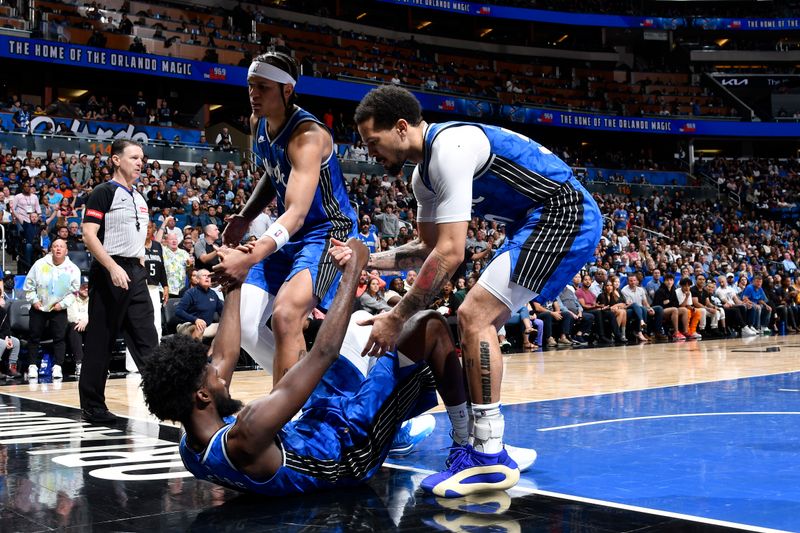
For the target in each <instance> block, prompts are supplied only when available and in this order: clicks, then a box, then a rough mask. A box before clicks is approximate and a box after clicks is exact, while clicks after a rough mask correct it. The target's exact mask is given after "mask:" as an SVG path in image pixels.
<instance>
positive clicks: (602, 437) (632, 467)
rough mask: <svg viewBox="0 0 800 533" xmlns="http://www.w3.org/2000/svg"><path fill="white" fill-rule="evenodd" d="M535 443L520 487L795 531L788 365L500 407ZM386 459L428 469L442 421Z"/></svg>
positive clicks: (799, 394) (794, 437)
mask: <svg viewBox="0 0 800 533" xmlns="http://www.w3.org/2000/svg"><path fill="white" fill-rule="evenodd" d="M503 412H504V414H505V417H506V440H507V442H509V443H510V444H514V445H517V446H531V447H534V448H536V450H537V451H538V453H539V458H538V460H537V462H536V464H535V465H534V467H533V469H532V470H531V471H529V472H527V473H524V474H523V476H522V482H521V484H520V486H521V487H522V488H523V490H527V491H528V492H531V491H533V490H536V491H541V492H543V493H549V494H553V493H554V494H558V495H564V497H567V498H569V497H575V498H576V499H578V498H584V499H590V500H600V501H603V502H608V503H609V504H610V505H617V506H630V507H633V508H634V509H638V510H640V511H642V512H650V513H655V514H667V515H672V514H674V515H677V516H683V517H685V518H689V519H693V520H697V521H701V522H709V523H728V524H730V525H733V524H738V525H742V526H747V527H749V528H765V529H763V530H768V529H775V530H785V531H800V460H799V459H800V424H799V422H800V373H789V374H779V375H772V376H764V377H755V378H745V379H737V380H729V381H717V382H711V383H702V384H697V385H683V386H676V387H665V388H657V389H646V390H639V391H632V392H623V393H615V394H604V395H599V396H585V397H579V398H570V399H564V400H553V401H545V402H536V403H527V404H518V405H509V406H505V407H504V411H503ZM436 416H437V418H438V421H437V422H438V423H437V429H436V432H434V434H433V435H432V436H431V437H430V438H429V439H428V440H427V441H426V442H425V443H424V444H423V446H422V449H421V450H420V451H419V452H416V453H414V454H412V455H411V456H409V458H408V459H406V460H404V461H393V463H396V464H397V465H400V466H403V467H407V468H412V469H421V470H439V469H441V468H442V462H443V460H444V457H445V455H446V451H445V448H446V447H447V446H448V444H449V441H448V439H449V437H448V431H449V423H448V422H447V420H446V417H445V415H443V414H437V415H436Z"/></svg>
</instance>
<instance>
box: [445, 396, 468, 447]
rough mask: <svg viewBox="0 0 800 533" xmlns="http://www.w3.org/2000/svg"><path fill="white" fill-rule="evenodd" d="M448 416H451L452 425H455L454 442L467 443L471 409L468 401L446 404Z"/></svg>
mask: <svg viewBox="0 0 800 533" xmlns="http://www.w3.org/2000/svg"><path fill="white" fill-rule="evenodd" d="M445 409H447V416H449V417H450V425H451V426H452V427H453V433H452V437H453V442H455V443H456V444H462V445H463V444H467V443H468V442H469V411H468V410H467V402H464V403H460V404H458V405H445Z"/></svg>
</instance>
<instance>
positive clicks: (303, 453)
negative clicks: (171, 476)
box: [178, 353, 437, 496]
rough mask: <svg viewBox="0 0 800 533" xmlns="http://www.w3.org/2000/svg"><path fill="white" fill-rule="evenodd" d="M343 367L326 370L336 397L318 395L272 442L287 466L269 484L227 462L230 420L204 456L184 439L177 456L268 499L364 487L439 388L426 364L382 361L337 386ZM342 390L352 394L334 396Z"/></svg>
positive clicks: (200, 472) (392, 358)
mask: <svg viewBox="0 0 800 533" xmlns="http://www.w3.org/2000/svg"><path fill="white" fill-rule="evenodd" d="M343 359H344V358H341V357H340V358H339V360H338V361H343ZM346 367H347V365H346V364H341V365H338V366H336V365H334V366H333V367H331V369H329V371H328V372H329V373H331V375H330V376H329V375H328V374H327V373H326V377H330V378H331V379H330V383H334V382H335V383H336V387H333V388H331V387H328V388H327V389H326V390H327V391H328V392H330V393H332V396H327V397H325V396H316V393H315V396H312V398H311V399H310V400H309V402H308V403H307V404H306V405H305V406H304V408H303V414H302V415H301V416H300V417H299V418H297V419H296V420H292V421H291V422H288V423H287V424H285V425H284V426H283V428H281V430H280V431H279V432H278V435H277V436H276V437H275V442H276V444H277V445H278V446H279V447H280V449H281V452H282V455H283V464H282V465H281V467H280V468H279V469H278V471H277V472H275V474H274V475H273V476H272V477H271V478H268V479H261V480H255V479H252V478H251V477H250V476H247V475H246V474H243V473H242V472H240V471H239V470H238V469H237V468H236V467H235V466H234V465H233V464H232V463H231V461H230V460H229V459H228V456H227V454H226V449H227V444H226V443H227V435H228V432H229V431H230V429H231V428H232V427H233V425H234V423H235V422H236V418H235V417H232V416H231V417H226V418H225V419H224V420H223V421H224V422H225V425H224V426H223V427H221V428H220V429H219V431H217V432H216V433H215V434H214V436H213V437H211V440H210V441H209V443H208V446H207V447H206V449H205V450H204V451H202V452H200V453H198V452H195V451H194V450H192V449H190V448H189V447H188V446H187V444H186V435H184V436H183V437H182V438H181V442H180V446H179V448H178V449H179V451H180V454H181V459H183V464H184V466H185V467H186V469H187V470H188V471H189V472H191V473H192V474H193V475H194V476H195V477H196V478H198V479H204V480H206V481H210V482H212V483H216V484H218V485H223V486H226V487H229V488H232V489H234V490H239V491H243V492H252V493H256V494H262V495H267V496H286V495H290V494H297V493H304V492H314V491H318V490H321V489H329V488H332V487H347V486H354V485H359V484H361V483H363V482H364V481H365V480H367V479H369V478H370V477H372V475H373V474H374V473H375V472H376V471H377V470H378V468H379V467H380V465H381V464H382V463H383V461H384V460H385V459H386V456H387V455H388V453H389V447H390V446H391V443H392V439H393V438H394V434H395V432H396V430H397V428H398V427H399V425H400V424H401V423H402V422H403V421H404V420H407V419H409V418H412V417H414V416H417V415H418V414H420V413H423V412H425V411H427V410H428V409H430V408H431V407H434V406H435V405H436V404H437V397H436V388H435V383H434V379H433V373H432V372H431V370H430V368H429V367H428V366H427V365H426V364H424V363H417V364H414V365H412V366H406V367H403V368H401V367H399V361H398V357H397V355H395V354H392V353H389V354H387V355H385V356H384V357H381V358H380V359H379V360H378V361H377V363H376V364H375V367H374V368H373V369H372V370H370V373H369V375H368V376H367V378H366V379H364V378H363V377H362V378H361V379H360V380H358V382H355V381H353V380H352V379H350V383H349V384H345V383H342V382H341V381H340V380H337V379H336V378H337V377H338V376H339V375H341V372H342V371H345V370H346V369H347V368H346ZM331 370H332V371H333V372H331ZM348 375H349V376H352V373H348ZM339 387H344V388H350V389H351V390H349V391H348V390H339V391H336V392H334V390H333V389H334V388H339Z"/></svg>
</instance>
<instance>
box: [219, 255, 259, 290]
mask: <svg viewBox="0 0 800 533" xmlns="http://www.w3.org/2000/svg"><path fill="white" fill-rule="evenodd" d="M217 255H218V256H219V261H220V262H219V264H217V265H214V274H215V276H214V278H215V279H216V280H217V281H219V283H221V284H223V285H234V286H235V285H236V284H238V283H242V282H243V281H244V280H245V279H246V278H247V273H248V272H249V271H250V267H251V266H253V264H254V263H255V261H253V259H252V257H253V256H252V254H248V253H246V252H242V251H241V250H238V249H237V250H234V249H231V248H226V247H224V246H223V247H222V248H220V249H219V250H217Z"/></svg>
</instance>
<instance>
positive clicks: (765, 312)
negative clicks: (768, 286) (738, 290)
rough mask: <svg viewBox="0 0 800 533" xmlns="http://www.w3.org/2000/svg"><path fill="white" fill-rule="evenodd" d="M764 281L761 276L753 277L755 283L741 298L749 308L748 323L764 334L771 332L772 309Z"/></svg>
mask: <svg viewBox="0 0 800 533" xmlns="http://www.w3.org/2000/svg"><path fill="white" fill-rule="evenodd" d="M762 283H763V279H762V278H761V274H756V275H755V276H753V282H752V283H751V284H750V285H748V286H747V287H745V288H744V290H743V291H742V294H741V298H742V300H743V301H744V304H745V306H746V307H747V323H748V325H750V326H752V327H754V328H755V329H757V330H758V329H759V328H760V329H761V332H762V333H768V332H769V323H770V318H772V308H771V307H770V306H769V303H768V300H767V295H766V293H765V292H764V289H763V288H762V287H761V284H762Z"/></svg>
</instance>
